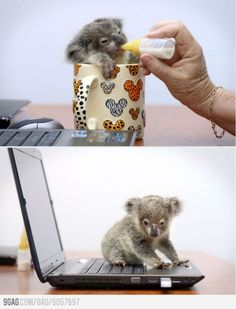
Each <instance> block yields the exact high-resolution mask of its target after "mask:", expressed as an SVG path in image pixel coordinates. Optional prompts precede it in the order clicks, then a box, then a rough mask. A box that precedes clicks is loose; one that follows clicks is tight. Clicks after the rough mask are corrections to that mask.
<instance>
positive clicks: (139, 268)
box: [134, 264, 144, 274]
mask: <svg viewBox="0 0 236 309" xmlns="http://www.w3.org/2000/svg"><path fill="white" fill-rule="evenodd" d="M143 273H144V267H143V265H141V264H140V265H135V266H134V274H143Z"/></svg>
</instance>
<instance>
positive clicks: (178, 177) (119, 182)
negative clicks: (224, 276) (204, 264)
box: [0, 147, 235, 262]
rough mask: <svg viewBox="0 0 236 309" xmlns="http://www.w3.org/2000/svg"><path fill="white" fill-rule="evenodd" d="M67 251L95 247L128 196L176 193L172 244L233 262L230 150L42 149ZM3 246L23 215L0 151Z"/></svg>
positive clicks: (15, 239)
mask: <svg viewBox="0 0 236 309" xmlns="http://www.w3.org/2000/svg"><path fill="white" fill-rule="evenodd" d="M41 151H42V154H43V159H44V165H45V169H46V173H47V176H48V182H49V187H50V190H51V195H52V198H53V201H54V207H55V212H56V215H57V220H58V223H59V228H60V232H61V235H62V240H63V244H64V247H65V249H66V250H71V249H74V250H76V249H77V250H78V249H81V250H99V248H100V242H101V238H102V236H103V235H104V233H105V232H106V230H107V229H108V228H109V227H110V226H111V225H112V224H113V223H114V222H115V221H117V220H119V219H120V218H121V217H122V216H123V214H124V212H123V208H122V207H123V204H124V202H125V201H126V199H128V198H130V197H133V196H141V197H142V196H144V195H147V194H158V195H163V196H174V195H175V196H178V197H179V198H180V199H181V200H182V201H183V203H184V211H183V212H182V214H180V215H179V217H177V218H176V219H175V220H174V221H173V226H172V229H171V238H172V240H173V242H174V244H175V246H176V248H177V250H178V251H179V250H203V251H205V252H208V253H210V254H213V255H216V256H219V257H222V258H224V259H226V260H228V261H231V262H234V249H235V193H234V189H235V179H234V170H235V169H234V168H235V166H234V149H233V148H226V147H225V148H219V147H217V148H214V147H212V148H207V147H205V148H194V147H191V148H183V147H182V148H173V147H172V148H169V147H161V148H158V147H154V148H152V147H140V148H139V147H135V148H120V147H119V148H89V147H88V148H86V147H83V148H72V147H69V148H55V147H54V148H42V149H41ZM0 171H1V172H0V188H1V190H0V245H4V244H5V245H7V244H8V245H9V244H12V245H16V244H17V243H18V241H19V236H20V232H21V229H22V220H21V215H20V211H19V204H18V200H17V196H16V190H15V186H14V182H13V176H12V174H11V170H10V165H9V160H8V157H7V150H6V149H0Z"/></svg>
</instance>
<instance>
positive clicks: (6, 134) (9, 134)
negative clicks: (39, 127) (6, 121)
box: [0, 130, 16, 146]
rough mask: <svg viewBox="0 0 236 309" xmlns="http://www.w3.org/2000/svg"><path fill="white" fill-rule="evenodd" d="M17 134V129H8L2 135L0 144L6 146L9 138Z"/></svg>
mask: <svg viewBox="0 0 236 309" xmlns="http://www.w3.org/2000/svg"><path fill="white" fill-rule="evenodd" d="M15 134H16V131H11V130H7V131H4V132H3V133H2V134H1V135H0V146H6V144H7V143H8V142H9V140H10V139H11V138H12V137H13V136H14V135H15Z"/></svg>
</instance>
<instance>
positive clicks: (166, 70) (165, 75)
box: [140, 54, 178, 82]
mask: <svg viewBox="0 0 236 309" xmlns="http://www.w3.org/2000/svg"><path fill="white" fill-rule="evenodd" d="M140 61H141V62H142V65H143V67H145V68H146V69H147V70H149V71H150V72H151V73H153V74H154V75H155V76H156V77H158V78H159V79H161V80H162V81H164V82H165V81H167V80H171V79H173V78H175V79H176V78H178V76H177V75H178V73H176V72H175V70H174V69H172V68H171V67H169V66H168V65H167V64H166V63H164V62H163V61H161V60H159V59H157V58H155V57H154V56H152V55H150V54H143V55H141V57H140Z"/></svg>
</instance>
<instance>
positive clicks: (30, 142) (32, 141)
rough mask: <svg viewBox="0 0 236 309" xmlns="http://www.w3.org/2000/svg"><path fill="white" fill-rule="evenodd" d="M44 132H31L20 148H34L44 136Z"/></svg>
mask: <svg viewBox="0 0 236 309" xmlns="http://www.w3.org/2000/svg"><path fill="white" fill-rule="evenodd" d="M44 134H45V132H44V131H32V133H31V135H30V136H29V137H28V138H27V139H26V140H25V141H24V143H23V144H22V146H35V145H37V144H38V142H39V141H40V140H41V138H42V137H43V136H44Z"/></svg>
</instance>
